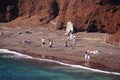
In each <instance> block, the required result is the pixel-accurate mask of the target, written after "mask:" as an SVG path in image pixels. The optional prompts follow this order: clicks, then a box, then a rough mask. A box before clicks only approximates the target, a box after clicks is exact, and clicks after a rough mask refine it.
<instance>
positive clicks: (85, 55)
mask: <svg viewBox="0 0 120 80" xmlns="http://www.w3.org/2000/svg"><path fill="white" fill-rule="evenodd" d="M84 57H85V63H86V62H87V58H88V53H87V51H86V52H85V54H84Z"/></svg>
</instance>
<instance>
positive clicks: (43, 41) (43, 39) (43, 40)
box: [42, 37, 45, 45]
mask: <svg viewBox="0 0 120 80" xmlns="http://www.w3.org/2000/svg"><path fill="white" fill-rule="evenodd" d="M42 44H43V45H45V38H44V37H43V38H42Z"/></svg>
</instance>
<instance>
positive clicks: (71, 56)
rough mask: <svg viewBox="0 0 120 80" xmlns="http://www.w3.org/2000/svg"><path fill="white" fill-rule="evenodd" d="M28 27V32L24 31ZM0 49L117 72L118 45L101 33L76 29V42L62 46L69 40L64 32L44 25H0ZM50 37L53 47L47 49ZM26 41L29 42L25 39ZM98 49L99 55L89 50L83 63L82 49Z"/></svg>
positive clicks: (69, 41) (119, 50) (119, 64)
mask: <svg viewBox="0 0 120 80" xmlns="http://www.w3.org/2000/svg"><path fill="white" fill-rule="evenodd" d="M26 30H29V31H30V32H31V33H26V32H25V31H26ZM0 32H3V35H0V48H2V49H4V48H7V49H10V50H15V51H18V52H21V53H23V54H28V55H31V56H34V57H40V58H48V59H54V60H58V61H62V62H66V63H71V64H78V65H84V66H88V67H92V68H99V69H103V70H109V71H117V72H120V67H119V66H120V48H119V47H115V46H111V45H108V44H106V43H105V38H106V35H107V34H105V33H102V34H101V33H86V32H78V33H75V34H74V35H75V36H76V45H75V46H74V48H73V47H71V46H70V47H64V45H65V42H68V43H69V44H71V43H72V41H71V40H69V39H68V37H67V36H65V35H64V33H65V31H63V30H62V31H54V30H50V29H48V28H44V27H34V28H33V27H25V26H24V28H23V27H19V26H18V27H15V28H13V27H12V28H10V27H9V28H8V27H5V26H4V25H2V26H1V27H0ZM42 37H45V41H46V44H45V45H42V42H41V39H42ZM49 38H50V39H52V40H53V48H49V46H48V45H49V43H48V39H49ZM27 40H30V43H26V42H25V41H27ZM87 50H91V51H94V50H99V51H100V53H99V54H93V53H91V54H90V56H91V60H90V63H89V65H85V64H84V63H85V62H84V52H85V51H87Z"/></svg>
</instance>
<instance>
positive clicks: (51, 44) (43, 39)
mask: <svg viewBox="0 0 120 80" xmlns="http://www.w3.org/2000/svg"><path fill="white" fill-rule="evenodd" d="M48 40H49V47H50V48H52V47H53V41H52V40H51V39H48ZM42 44H43V45H45V37H43V38H42Z"/></svg>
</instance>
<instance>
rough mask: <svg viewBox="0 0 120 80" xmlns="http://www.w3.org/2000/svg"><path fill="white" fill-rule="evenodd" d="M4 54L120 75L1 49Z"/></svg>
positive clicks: (0, 52)
mask: <svg viewBox="0 0 120 80" xmlns="http://www.w3.org/2000/svg"><path fill="white" fill-rule="evenodd" d="M3 53H4V54H13V55H14V57H15V58H27V59H34V60H40V61H47V62H54V63H57V64H61V65H65V66H70V67H74V68H81V69H85V70H90V71H94V72H100V73H106V74H112V75H120V73H118V72H109V71H103V70H99V69H93V68H88V67H85V66H81V65H73V64H67V63H63V62H60V61H55V60H50V59H41V58H35V57H32V56H29V55H25V54H21V53H18V52H15V51H10V50H8V49H0V54H3Z"/></svg>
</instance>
